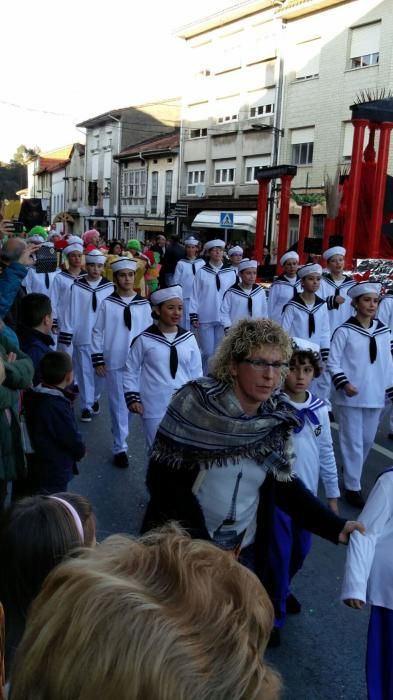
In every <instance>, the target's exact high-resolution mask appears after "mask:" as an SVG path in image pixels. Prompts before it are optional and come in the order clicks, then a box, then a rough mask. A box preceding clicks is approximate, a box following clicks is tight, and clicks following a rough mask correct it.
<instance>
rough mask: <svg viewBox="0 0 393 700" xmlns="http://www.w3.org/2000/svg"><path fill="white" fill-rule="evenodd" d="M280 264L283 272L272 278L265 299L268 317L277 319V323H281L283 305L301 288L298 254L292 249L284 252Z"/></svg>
mask: <svg viewBox="0 0 393 700" xmlns="http://www.w3.org/2000/svg"><path fill="white" fill-rule="evenodd" d="M280 265H281V267H283V268H284V272H283V274H282V275H279V276H278V277H277V279H276V280H274V282H273V284H272V286H271V287H270V290H269V297H268V300H267V313H268V318H271V319H272V320H273V321H277V323H281V317H282V312H283V308H284V306H285V305H286V304H287V303H288V302H289V301H291V299H293V297H294V295H295V293H296V292H300V290H301V284H300V280H299V278H298V276H297V269H298V265H299V256H298V254H297V253H295V251H293V250H289V251H288V252H287V253H284V255H283V256H282V257H281V258H280Z"/></svg>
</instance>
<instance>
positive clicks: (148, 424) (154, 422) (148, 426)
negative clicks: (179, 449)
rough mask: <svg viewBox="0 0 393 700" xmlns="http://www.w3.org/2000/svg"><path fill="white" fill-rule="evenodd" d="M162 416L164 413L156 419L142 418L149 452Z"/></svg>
mask: <svg viewBox="0 0 393 700" xmlns="http://www.w3.org/2000/svg"><path fill="white" fill-rule="evenodd" d="M164 415H165V411H164V413H163V414H162V416H158V418H145V417H144V416H142V422H143V430H144V431H145V438H146V442H147V446H148V448H149V450H150V448H151V446H152V444H153V442H154V438H155V437H156V432H157V430H158V426H159V425H160V423H161V421H162V419H163V417H164Z"/></svg>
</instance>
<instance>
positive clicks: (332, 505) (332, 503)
mask: <svg viewBox="0 0 393 700" xmlns="http://www.w3.org/2000/svg"><path fill="white" fill-rule="evenodd" d="M327 502H328V508H329V509H330V510H331V511H333V513H335V514H336V515H338V514H339V513H338V503H337V498H328V499H327Z"/></svg>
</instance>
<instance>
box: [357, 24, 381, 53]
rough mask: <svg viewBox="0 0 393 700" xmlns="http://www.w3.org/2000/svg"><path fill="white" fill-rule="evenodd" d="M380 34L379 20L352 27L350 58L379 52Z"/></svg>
mask: <svg viewBox="0 0 393 700" xmlns="http://www.w3.org/2000/svg"><path fill="white" fill-rule="evenodd" d="M380 35H381V22H374V24H366V25H364V26H363V27H354V28H353V29H352V37H351V53H350V58H356V57H357V56H367V55H368V54H370V53H379V41H380Z"/></svg>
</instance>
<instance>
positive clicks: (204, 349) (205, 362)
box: [198, 323, 224, 376]
mask: <svg viewBox="0 0 393 700" xmlns="http://www.w3.org/2000/svg"><path fill="white" fill-rule="evenodd" d="M223 337H224V326H222V325H221V323H201V324H200V326H199V329H198V341H199V347H200V350H201V355H202V369H203V374H204V376H206V375H207V373H208V371H209V360H210V358H211V356H212V355H214V353H215V351H216V349H217V347H218V345H219V344H220V343H221V341H222V339H223Z"/></svg>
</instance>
